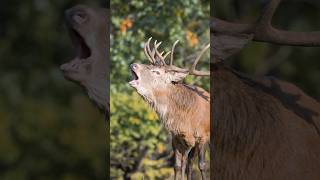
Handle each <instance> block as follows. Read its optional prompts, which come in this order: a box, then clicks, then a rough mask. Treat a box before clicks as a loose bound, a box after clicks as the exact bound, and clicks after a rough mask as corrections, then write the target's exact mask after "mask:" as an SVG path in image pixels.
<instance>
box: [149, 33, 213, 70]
mask: <svg viewBox="0 0 320 180" xmlns="http://www.w3.org/2000/svg"><path fill="white" fill-rule="evenodd" d="M151 39H152V37H151V38H149V39H148V41H147V42H146V43H145V45H144V53H145V55H146V56H147V58H148V59H149V61H150V62H151V64H160V65H163V66H166V67H167V70H169V71H176V72H184V73H189V74H190V75H196V76H209V75H210V72H207V71H198V70H196V66H197V64H198V62H199V60H200V58H201V56H202V55H203V54H204V53H205V52H206V50H208V49H209V47H210V44H208V45H206V46H205V47H204V48H203V49H202V50H201V52H200V53H199V55H198V56H197V57H196V59H195V61H194V62H193V64H192V66H191V67H190V68H189V69H186V68H179V67H177V66H175V65H173V54H174V49H175V46H176V45H177V44H178V42H179V40H177V41H176V42H174V43H173V45H172V48H171V51H169V52H167V53H166V54H165V55H164V56H162V54H163V53H164V52H161V53H159V51H158V47H159V46H160V44H161V42H159V43H158V44H157V41H155V42H154V45H153V50H151V48H150V41H151ZM170 53H171V58H170V63H169V64H166V62H165V58H166V57H167V56H168V55H169V54H170ZM159 60H160V62H159Z"/></svg>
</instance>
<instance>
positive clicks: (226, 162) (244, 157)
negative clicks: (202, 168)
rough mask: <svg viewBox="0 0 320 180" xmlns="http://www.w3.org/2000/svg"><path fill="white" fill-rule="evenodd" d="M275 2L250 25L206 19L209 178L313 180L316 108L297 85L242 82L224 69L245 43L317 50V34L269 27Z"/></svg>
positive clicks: (318, 152)
mask: <svg viewBox="0 0 320 180" xmlns="http://www.w3.org/2000/svg"><path fill="white" fill-rule="evenodd" d="M280 2H281V1H280V0H270V1H269V2H268V3H267V4H266V6H265V8H264V10H263V12H262V14H261V16H260V18H259V19H258V20H257V21H256V22H255V23H253V24H243V23H233V22H228V21H225V20H221V19H218V18H216V17H211V23H210V28H211V59H212V60H213V62H212V64H211V77H212V79H211V80H212V81H213V86H211V92H212V93H213V94H212V96H211V97H212V101H213V106H211V107H212V109H211V110H212V114H211V115H212V121H211V122H212V123H211V132H212V134H211V140H212V142H211V144H210V145H211V147H210V148H211V178H212V179H219V180H233V179H237V180H257V179H259V180H267V179H268V180H269V179H273V180H284V179H288V180H289V179H290V180H301V179H308V180H317V179H320V172H319V171H318V167H319V166H320V131H319V128H320V104H319V102H318V101H316V100H315V99H313V98H312V97H310V96H308V95H307V94H305V93H304V92H303V91H302V90H301V89H299V88H298V87H297V86H295V85H293V84H291V83H289V82H285V81H281V80H278V79H276V78H273V77H266V76H263V77H249V76H248V75H245V74H243V73H240V72H238V71H236V70H234V69H233V68H231V67H229V66H228V65H226V64H225V61H226V60H227V58H228V57H230V56H231V55H233V54H235V53H237V52H239V51H240V50H241V49H242V48H243V47H244V46H245V45H246V44H248V43H250V42H251V41H258V42H267V43H273V44H277V45H289V46H305V47H312V46H319V45H320V39H319V38H320V32H292V31H285V30H279V29H276V28H274V27H273V26H272V24H271V21H272V17H273V15H274V13H275V11H276V9H277V7H278V6H279V3H280Z"/></svg>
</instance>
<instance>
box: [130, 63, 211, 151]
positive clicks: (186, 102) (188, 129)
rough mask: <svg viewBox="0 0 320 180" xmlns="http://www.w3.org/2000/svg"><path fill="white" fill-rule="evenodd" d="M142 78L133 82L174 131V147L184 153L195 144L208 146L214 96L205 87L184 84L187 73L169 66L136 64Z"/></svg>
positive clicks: (136, 71) (163, 121)
mask: <svg viewBox="0 0 320 180" xmlns="http://www.w3.org/2000/svg"><path fill="white" fill-rule="evenodd" d="M135 65H136V66H135V67H136V68H134V69H133V71H134V73H136V75H137V76H138V79H134V80H132V81H131V82H130V84H131V86H133V87H134V88H136V90H137V92H138V93H139V94H140V95H141V96H142V97H143V98H144V99H145V100H146V102H148V104H149V105H150V106H151V107H152V108H153V109H154V110H155V111H156V112H157V114H158V116H159V118H160V120H161V122H162V124H163V126H164V127H165V128H166V129H167V130H168V131H169V132H170V133H171V135H172V138H173V143H174V144H173V146H174V149H177V150H178V151H179V153H181V154H184V153H186V151H187V150H188V149H189V150H190V148H195V146H199V147H202V148H203V147H204V146H205V144H206V143H207V142H209V138H210V95H209V93H208V92H206V91H205V90H204V89H202V88H200V87H196V86H189V85H185V84H182V83H181V82H180V81H181V80H182V79H183V78H185V77H186V75H187V74H185V73H177V72H171V71H167V70H166V67H163V66H162V67H159V66H153V65H144V64H135Z"/></svg>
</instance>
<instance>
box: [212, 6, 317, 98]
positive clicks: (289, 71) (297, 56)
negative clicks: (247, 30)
mask: <svg viewBox="0 0 320 180" xmlns="http://www.w3.org/2000/svg"><path fill="white" fill-rule="evenodd" d="M268 2H269V0H257V1H252V0H223V1H222V0H215V1H214V5H213V6H214V9H213V11H214V14H215V16H216V17H218V18H221V19H224V20H228V21H232V22H243V23H253V22H255V21H256V19H257V18H258V17H259V15H260V13H261V10H262V7H263V5H264V4H265V3H268ZM319 19H320V1H316V0H290V1H289V0H282V3H281V4H280V6H279V7H278V10H277V11H276V13H275V15H274V17H273V26H274V27H277V28H280V29H284V30H289V31H320V21H319ZM319 59H320V48H319V47H292V46H278V45H272V44H269V43H261V42H250V43H249V44H248V45H247V46H245V48H243V49H242V50H241V51H240V53H238V54H237V55H235V56H233V57H231V58H230V59H228V60H227V61H226V63H228V64H230V65H232V67H234V68H235V69H238V70H240V71H241V72H245V73H247V74H250V75H252V76H260V75H271V76H275V77H277V78H279V79H282V80H286V81H289V82H291V83H294V84H295V85H297V86H298V87H300V88H301V89H303V90H304V92H306V93H307V94H308V95H310V96H312V97H314V98H316V99H318V100H319V99H320V61H319Z"/></svg>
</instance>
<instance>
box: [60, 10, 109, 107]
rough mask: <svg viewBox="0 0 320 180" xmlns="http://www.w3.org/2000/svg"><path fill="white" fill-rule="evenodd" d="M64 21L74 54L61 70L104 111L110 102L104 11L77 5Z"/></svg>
mask: <svg viewBox="0 0 320 180" xmlns="http://www.w3.org/2000/svg"><path fill="white" fill-rule="evenodd" d="M65 20H66V25H67V28H68V31H69V35H70V37H71V40H72V43H73V45H74V47H75V51H76V54H75V58H74V59H73V60H71V61H70V62H68V63H65V64H63V65H61V67H60V69H61V70H62V71H63V74H64V76H65V78H66V79H68V80H71V81H73V82H75V83H77V84H79V85H81V86H82V87H84V88H85V90H86V91H87V93H88V95H89V97H90V99H91V100H93V101H94V102H95V104H97V105H98V106H99V107H100V109H102V110H104V108H105V107H106V106H107V102H109V101H108V94H109V92H108V88H107V87H108V86H107V80H108V63H109V62H108V54H107V53H108V36H107V34H108V32H107V31H108V22H107V21H108V12H107V9H103V8H93V7H88V6H85V5H78V6H75V7H73V8H71V9H68V10H67V11H66V12H65Z"/></svg>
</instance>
